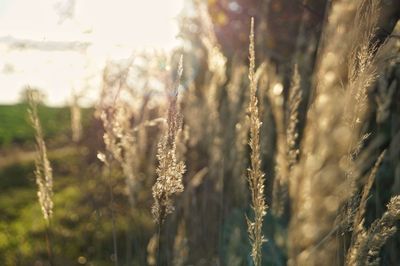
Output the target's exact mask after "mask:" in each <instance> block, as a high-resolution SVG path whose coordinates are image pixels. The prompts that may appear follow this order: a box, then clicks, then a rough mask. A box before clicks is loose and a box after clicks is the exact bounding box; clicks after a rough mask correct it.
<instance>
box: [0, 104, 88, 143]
mask: <svg viewBox="0 0 400 266" xmlns="http://www.w3.org/2000/svg"><path fill="white" fill-rule="evenodd" d="M27 109H28V105H27V104H26V103H21V104H16V105H0V147H1V146H10V145H12V144H27V143H30V142H33V140H34V132H33V129H32V127H31V125H30V124H29V120H28V113H27ZM38 109H39V110H38V111H39V118H40V120H41V122H42V126H43V131H44V133H45V137H46V138H56V139H63V138H64V139H65V138H66V137H67V136H68V135H69V134H70V128H71V126H70V125H71V122H70V111H69V108H68V107H47V106H44V105H41V106H39V108H38ZM82 111H83V112H82V115H83V117H82V118H83V119H82V120H83V123H84V124H85V123H87V122H88V121H89V119H90V117H91V115H92V110H91V109H83V110H82Z"/></svg>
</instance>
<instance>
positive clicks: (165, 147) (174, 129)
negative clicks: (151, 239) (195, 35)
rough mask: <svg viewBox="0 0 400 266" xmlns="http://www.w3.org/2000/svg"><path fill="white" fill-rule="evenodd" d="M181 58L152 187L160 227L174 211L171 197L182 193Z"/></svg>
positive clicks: (170, 92) (154, 206)
mask: <svg viewBox="0 0 400 266" xmlns="http://www.w3.org/2000/svg"><path fill="white" fill-rule="evenodd" d="M182 71H183V67H182V58H181V59H180V62H179V66H178V78H177V80H178V82H177V84H175V86H174V88H172V89H171V90H170V91H169V92H168V103H169V107H168V113H167V129H166V130H165V132H164V134H163V136H162V137H161V140H160V143H159V144H158V151H157V159H158V161H159V165H158V167H157V170H156V172H157V180H156V183H155V184H154V186H153V198H154V205H153V207H152V213H153V216H154V219H155V221H156V222H157V223H158V224H159V225H161V224H162V223H163V222H164V220H165V217H166V216H167V215H168V214H170V213H172V212H173V210H174V206H173V200H172V197H173V196H174V195H176V194H178V193H181V192H183V189H184V188H183V183H182V176H183V173H184V172H185V163H184V162H182V161H180V162H178V160H177V154H176V144H177V142H176V137H177V133H178V132H179V130H180V129H181V121H180V117H179V111H178V88H179V81H180V78H181V76H182Z"/></svg>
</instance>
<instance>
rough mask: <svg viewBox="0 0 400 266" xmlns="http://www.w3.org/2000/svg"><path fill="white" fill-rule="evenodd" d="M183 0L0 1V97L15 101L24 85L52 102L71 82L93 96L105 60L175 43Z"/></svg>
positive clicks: (62, 96)
mask: <svg viewBox="0 0 400 266" xmlns="http://www.w3.org/2000/svg"><path fill="white" fill-rule="evenodd" d="M183 1H184V0H35V1H32V0H0V103H13V102H16V101H18V99H19V95H20V93H21V89H22V88H23V86H25V85H28V84H29V85H31V86H33V87H39V88H41V89H42V90H43V91H44V92H45V93H46V95H47V97H48V102H49V103H50V104H52V105H60V104H64V103H66V101H67V100H68V98H69V97H70V96H71V90H72V88H74V89H75V90H76V91H80V90H82V89H83V88H89V91H90V93H89V95H88V97H89V98H93V97H94V95H97V94H98V88H99V86H100V76H101V71H102V69H103V67H104V63H105V61H106V60H107V59H117V58H126V57H129V56H130V55H131V53H132V51H133V50H135V49H143V48H156V49H164V50H169V49H171V48H172V47H173V46H175V45H177V44H178V41H177V40H176V38H175V37H176V35H177V34H178V25H177V23H176V16H177V15H178V13H179V12H180V11H181V9H182V7H183ZM71 47H81V48H80V49H76V48H75V49H72V48H71ZM84 47H87V48H86V49H85V48H84Z"/></svg>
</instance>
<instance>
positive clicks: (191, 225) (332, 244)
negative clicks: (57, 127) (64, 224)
mask: <svg viewBox="0 0 400 266" xmlns="http://www.w3.org/2000/svg"><path fill="white" fill-rule="evenodd" d="M193 7H196V8H197V9H196V10H197V13H196V15H195V17H194V18H193V20H195V21H197V24H196V26H198V27H199V29H198V34H197V35H196V36H194V38H197V39H196V40H197V41H198V42H197V43H196V45H198V46H199V47H200V48H199V50H198V51H199V52H198V54H196V56H194V55H191V50H185V49H181V50H177V51H175V52H174V53H173V54H172V55H170V56H167V55H161V54H159V55H157V58H158V59H159V60H160V61H156V60H155V61H154V62H153V61H152V59H151V58H150V56H148V57H146V56H144V57H143V58H142V59H143V60H141V61H143V62H141V64H142V65H143V64H144V65H145V66H144V67H142V68H140V67H138V68H140V69H139V71H138V72H137V73H140V75H143V79H144V80H145V82H139V81H142V80H138V81H137V82H132V79H133V78H132V77H134V78H138V75H137V73H134V74H132V73H131V71H133V70H134V69H135V67H137V66H135V65H134V61H135V60H134V59H135V56H138V55H135V56H132V58H129V59H128V60H127V61H126V62H125V61H124V62H123V63H121V65H122V66H120V65H112V64H110V65H109V66H108V67H106V69H105V70H104V75H103V90H102V93H101V99H100V103H99V104H98V106H97V115H98V116H97V117H98V119H99V120H100V121H101V124H102V127H101V129H100V131H101V132H102V136H103V140H102V142H103V143H102V146H100V145H98V146H95V148H96V149H98V150H103V152H100V153H99V154H98V157H99V159H101V160H102V161H103V162H104V163H105V165H106V169H107V171H106V173H105V174H104V173H102V172H100V171H99V172H98V174H99V175H107V178H105V179H106V180H107V182H106V183H107V184H106V185H105V187H108V189H109V191H108V192H109V201H111V202H108V203H107V204H106V205H107V206H108V207H109V209H110V212H111V225H110V227H111V228H112V229H110V231H112V242H113V244H112V245H113V248H112V250H113V251H112V254H113V255H114V257H113V260H114V263H115V264H116V265H117V264H121V265H122V264H123V263H124V259H125V260H126V264H129V265H130V264H132V265H135V264H134V263H136V262H137V265H145V264H146V263H147V264H149V265H156V264H157V265H171V263H172V265H199V266H200V265H230V266H231V265H233V266H234V265H248V264H251V265H256V266H261V265H285V264H288V265H307V266H308V265H377V264H378V263H379V259H380V258H379V257H380V256H379V254H380V253H379V252H380V250H381V249H382V248H383V247H384V243H385V242H387V240H388V239H389V237H391V236H393V235H394V234H395V232H396V223H397V221H398V220H399V218H400V216H399V212H400V204H399V196H392V195H389V193H387V194H388V196H387V197H386V195H385V198H384V200H383V199H380V198H379V197H378V195H377V194H378V192H381V190H380V188H378V183H379V182H380V177H381V176H383V175H384V173H383V170H382V169H389V166H387V165H385V162H386V163H387V164H393V165H391V166H390V167H393V168H394V167H397V165H396V164H398V158H397V159H393V158H395V157H396V155H397V154H398V144H396V143H395V140H394V139H393V140H392V139H390V138H388V139H387V140H386V142H385V141H382V140H381V136H380V131H379V130H382V129H380V128H379V127H374V126H373V123H377V124H379V125H381V124H382V123H384V121H386V123H388V122H387V120H389V118H390V117H391V115H394V114H393V113H394V111H393V103H392V100H390V99H389V98H391V96H393V95H394V94H395V88H396V86H397V83H396V82H397V81H396V80H398V79H396V80H395V81H391V82H390V83H388V84H384V82H380V83H379V86H378V89H376V88H377V87H376V82H377V80H378V79H379V74H380V71H381V70H382V69H383V68H384V66H387V64H386V63H387V61H388V58H390V54H389V53H388V51H389V50H388V47H389V45H388V43H386V42H383V43H378V42H377V41H376V34H377V31H376V27H377V25H378V23H379V16H380V14H381V13H380V9H379V4H378V2H377V1H370V0H357V1H348V0H338V1H333V2H332V5H331V6H330V7H329V8H328V15H327V20H326V23H325V24H324V27H325V28H324V31H323V32H324V33H323V36H322V40H321V42H320V43H319V48H318V53H316V54H317V55H318V57H317V61H316V67H315V68H313V67H311V66H309V65H306V66H305V65H302V64H304V62H308V60H303V61H302V60H300V62H290V63H287V64H290V66H285V68H284V70H282V67H281V66H278V63H277V62H276V61H275V60H270V58H263V56H260V54H261V55H264V53H262V52H263V51H262V50H261V49H263V47H264V46H263V45H264V44H263V43H261V44H260V43H258V42H257V41H256V40H260V39H262V38H258V36H257V34H256V31H255V28H254V19H253V18H251V21H250V34H249V49H248V53H249V55H248V62H247V61H246V60H245V59H244V58H245V57H244V56H242V57H243V58H242V57H241V55H237V56H236V57H234V58H233V57H230V56H228V55H225V54H224V50H223V47H222V46H221V45H220V44H219V43H218V41H219V40H218V38H217V34H216V33H217V32H216V31H215V30H214V28H213V21H212V18H211V16H210V14H209V13H208V9H207V6H206V4H205V2H203V1H194V3H193ZM221 16H222V15H221ZM304 19H306V18H304ZM183 26H185V25H183ZM261 26H265V25H260V27H261ZM303 26H304V25H303ZM303 30H306V29H305V28H304V29H303V28H302V31H303ZM299 34H305V33H304V32H301V33H299ZM256 37H257V39H256ZM300 37H301V36H299V38H300ZM257 44H259V45H257ZM310 45H311V44H310ZM258 49H260V50H261V53H258ZM256 50H257V54H256ZM396 51H397V50H396ZM182 53H183V54H184V55H185V68H183V65H182V58H181V57H180V54H182ZM243 54H244V53H243ZM256 56H257V57H256ZM297 56H300V55H298V54H297ZM307 56H308V55H307ZM177 58H180V59H179V60H177ZM186 58H187V59H186ZM139 61H140V60H139ZM177 61H179V63H178V64H177V65H178V67H177V71H176V72H177V73H176V74H171V73H175V72H174V71H171V73H169V72H168V71H167V68H166V67H165V66H169V65H174V63H176V62H177ZM146 62H147V63H148V64H147V65H146ZM256 62H260V64H259V66H258V68H256ZM302 62H303V63H302ZM257 65H258V64H257ZM160 66H161V67H160ZM193 66H196V67H197V69H196V68H194V67H193ZM199 69H200V70H199ZM287 70H289V71H287ZM196 71H198V72H196ZM310 71H313V73H309V72H310ZM144 73H147V74H149V75H150V77H147V76H145V75H147V74H144ZM305 73H308V74H307V75H309V76H307V75H305ZM130 75H131V76H130ZM140 75H139V76H140ZM169 75H171V77H170V76H169ZM172 76H173V77H172ZM154 80H157V81H159V82H158V83H157V82H154ZM310 80H313V82H309V81H310ZM153 83H156V84H157V86H154V87H155V88H152V84H153ZM305 84H306V85H307V86H305ZM397 87H398V86H397ZM160 88H161V89H160ZM163 89H164V90H163ZM375 90H378V91H377V93H378V96H377V99H378V100H377V103H376V105H377V106H375V103H374V102H373V97H372V95H373V94H374V93H375ZM165 95H166V97H164V96H165ZM73 108H75V107H73ZM391 108H392V109H391ZM74 110H75V109H71V111H72V112H73V114H74V112H76V113H75V115H74V117H75V118H74V119H72V120H73V121H72V122H73V123H72V127H73V128H74V131H76V132H75V133H74V139H75V140H76V141H77V140H78V139H80V141H77V143H78V145H83V144H84V143H85V136H86V141H87V140H88V139H90V138H91V137H92V136H87V135H88V133H85V132H84V131H82V132H81V133H82V135H80V133H79V131H80V126H79V125H78V122H77V121H78V120H79V114H78V111H77V110H75V111H74ZM30 117H31V121H32V124H33V126H34V129H35V134H36V144H37V151H38V159H37V161H36V171H35V174H36V182H37V185H38V191H39V192H38V196H39V203H40V205H41V208H42V213H43V216H44V218H45V220H46V221H48V224H50V220H51V217H52V209H53V203H52V197H53V192H52V170H51V167H50V163H49V161H48V159H47V152H46V146H45V143H44V140H43V132H42V129H41V127H40V121H39V119H38V115H37V107H36V103H35V101H34V100H32V101H31V105H30ZM375 117H376V118H375ZM74 120H77V121H75V122H74ZM375 120H376V121H375ZM371 121H373V122H371ZM371 124H372V125H371ZM392 124H395V123H394V122H392V123H391V125H392ZM376 128H378V129H377V130H375V129H376ZM393 128H395V129H397V130H398V128H397V127H396V126H393ZM395 129H392V130H393V131H395ZM376 131H379V132H376ZM382 131H383V130H382ZM393 134H395V133H393ZM396 134H398V133H396ZM78 135H80V136H79V137H78ZM391 136H392V135H391ZM382 143H384V144H382ZM388 143H389V144H388ZM384 146H388V147H384ZM384 148H387V151H386V152H382V153H381V155H380V156H378V155H377V154H379V153H380V152H381V151H382V150H385V149H384ZM396 152H397V153H396ZM88 161H89V160H88ZM374 161H375V164H374ZM94 164H95V163H94ZM96 169H97V168H96ZM246 169H247V172H246ZM390 169H392V168H390ZM264 173H268V178H265V174H264ZM366 173H369V174H368V175H366ZM118 177H123V178H121V179H118ZM121 180H122V182H120V181H121ZM399 180H400V179H397V181H396V182H400V181H399ZM246 181H247V185H248V186H246ZM82 182H83V181H82ZM97 182H99V183H100V182H101V179H99V180H98V181H97ZM374 185H375V186H376V188H375V190H374V189H373V188H374ZM106 191H107V190H106ZM395 192H396V191H395ZM92 193H93V192H92ZM96 193H97V192H96ZM96 193H94V194H96ZM82 194H84V193H82ZM393 194H397V192H396V193H393ZM101 195H102V194H101ZM371 195H373V197H372V199H373V200H375V201H376V203H375V205H376V206H380V205H382V203H383V202H384V204H383V205H386V209H385V210H383V209H382V210H381V212H380V210H379V209H378V207H373V208H375V209H376V210H375V212H376V213H374V212H373V211H371V206H369V205H371V204H370V203H371V201H372V199H371ZM92 196H93V195H89V194H88V195H85V197H87V198H91V197H92ZM82 197H83V196H82ZM93 197H94V196H93ZM106 197H107V201H108V196H106ZM85 199H86V198H85ZM125 201H126V202H125ZM378 201H379V202H378ZM249 203H250V204H249ZM368 204H369V205H368ZM93 205H94V206H95V204H93ZM249 205H250V210H251V213H250V214H249V215H248V216H245V217H244V215H243V214H244V213H247V212H248V210H249V207H248V206H249ZM269 206H271V207H272V208H271V209H272V211H271V212H268V213H267V209H268V207H269ZM125 208H126V209H125ZM373 208H372V209H373ZM381 214H382V215H381ZM90 215H91V214H90ZM90 215H88V216H90ZM379 216H380V217H379ZM151 218H153V219H151ZM151 220H153V223H151ZM121 221H122V222H121ZM246 222H247V224H246ZM246 225H247V232H246ZM120 227H122V229H121V228H120ZM137 228H139V229H137ZM142 229H143V232H142ZM145 230H147V231H145ZM138 231H140V232H138ZM124 237H125V238H126V242H127V244H126V245H125V244H124V242H123V241H122V240H121V239H123V238H124ZM136 238H140V239H141V240H140V241H141V242H140V243H137V242H135V241H136V240H135V239H136ZM247 238H249V239H250V244H249V243H248V241H246V239H247ZM106 239H107V238H106ZM142 239H144V240H142ZM267 239H268V241H267ZM107 240H109V241H110V243H111V233H110V238H109V239H107ZM51 245H52V244H50V243H49V246H51ZM110 246H111V245H110ZM110 250H111V248H110ZM124 250H125V251H126V255H124V253H123V251H124ZM107 252H108V251H107ZM110 252H111V251H110ZM140 252H142V253H143V254H141V253H140ZM249 254H250V255H249ZM391 254H392V253H391ZM49 255H50V253H49ZM124 256H125V258H124Z"/></svg>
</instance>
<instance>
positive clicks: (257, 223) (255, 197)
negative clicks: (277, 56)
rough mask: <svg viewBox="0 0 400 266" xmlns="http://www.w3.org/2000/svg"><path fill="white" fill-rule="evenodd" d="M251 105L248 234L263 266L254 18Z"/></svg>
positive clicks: (257, 262) (263, 207)
mask: <svg viewBox="0 0 400 266" xmlns="http://www.w3.org/2000/svg"><path fill="white" fill-rule="evenodd" d="M249 38H250V46H249V53H250V66H249V80H250V103H249V109H248V112H249V119H250V141H249V145H250V148H251V157H250V162H251V168H250V169H249V174H248V182H249V187H250V191H251V202H252V209H253V211H254V221H251V220H250V219H249V218H247V225H248V233H249V238H250V241H251V245H252V251H251V257H252V258H253V262H254V265H256V266H260V265H261V259H262V255H261V248H262V243H263V242H265V241H266V239H265V238H264V236H263V233H262V225H263V220H264V216H265V214H266V212H267V205H266V203H265V198H264V173H263V172H262V171H261V159H260V126H261V122H260V118H259V113H258V106H257V104H258V100H257V95H256V92H257V87H256V82H255V77H254V72H255V71H254V69H255V51H254V18H251V28H250V36H249Z"/></svg>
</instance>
